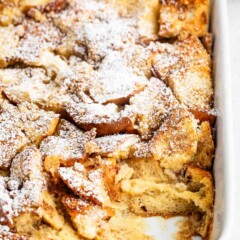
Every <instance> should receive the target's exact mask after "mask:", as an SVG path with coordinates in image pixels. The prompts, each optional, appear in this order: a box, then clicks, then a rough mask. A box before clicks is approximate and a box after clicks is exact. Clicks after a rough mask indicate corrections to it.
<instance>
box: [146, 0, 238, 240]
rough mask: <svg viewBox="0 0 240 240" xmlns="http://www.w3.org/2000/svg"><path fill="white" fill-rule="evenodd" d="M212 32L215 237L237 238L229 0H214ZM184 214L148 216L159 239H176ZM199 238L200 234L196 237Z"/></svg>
mask: <svg viewBox="0 0 240 240" xmlns="http://www.w3.org/2000/svg"><path fill="white" fill-rule="evenodd" d="M211 19H212V21H211V32H212V33H213V34H214V39H215V42H214V85H215V109H216V110H217V113H218V118H217V122H216V157H215V163H214V178H215V190H216V192H215V206H214V217H213V219H214V220H213V230H212V237H211V239H212V240H218V239H221V240H230V239H231V240H235V239H236V240H237V239H240V238H238V237H236V238H234V239H233V238H231V235H230V233H231V226H232V223H231V220H232V219H233V218H232V216H233V191H232V189H233V188H232V187H233V184H234V181H233V179H232V178H233V174H232V171H231V170H232V169H233V167H234V165H233V162H232V161H233V156H232V153H233V150H232V146H233V143H232V135H231V134H232V114H231V109H232V104H231V93H230V91H231V86H230V83H231V81H230V80H231V79H230V71H229V65H230V64H229V46H228V43H229V41H228V29H227V0H213V1H212V7H211ZM180 219H181V217H177V218H170V219H168V220H165V219H163V218H160V217H154V218H149V219H147V223H148V225H149V228H148V230H147V232H148V233H150V234H151V235H152V236H154V238H155V239H156V240H168V239H174V235H175V233H176V232H177V229H178V227H177V222H178V221H179V220H180ZM194 239H199V238H194Z"/></svg>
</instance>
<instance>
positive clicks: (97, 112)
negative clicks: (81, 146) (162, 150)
mask: <svg viewBox="0 0 240 240" xmlns="http://www.w3.org/2000/svg"><path fill="white" fill-rule="evenodd" d="M66 111H67V113H68V114H69V116H70V117H71V118H72V119H73V121H74V122H75V123H76V124H77V125H78V126H79V127H80V128H83V129H84V130H86V131H87V130H91V129H92V128H96V129H97V135H99V136H103V135H110V134H116V133H119V132H122V131H127V129H130V130H132V123H131V120H130V119H129V118H128V117H124V116H121V112H120V109H119V108H118V106H117V105H115V104H113V103H109V104H106V105H101V104H96V103H89V104H84V103H76V102H74V101H70V102H69V103H68V104H67V106H66Z"/></svg>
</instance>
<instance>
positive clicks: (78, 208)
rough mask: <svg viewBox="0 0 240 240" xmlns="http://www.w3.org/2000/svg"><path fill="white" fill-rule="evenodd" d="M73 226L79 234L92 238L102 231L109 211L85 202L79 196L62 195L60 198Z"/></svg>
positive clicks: (108, 216)
mask: <svg viewBox="0 0 240 240" xmlns="http://www.w3.org/2000/svg"><path fill="white" fill-rule="evenodd" d="M62 202H63V204H64V206H65V207H66V209H67V211H68V213H69V215H70V217H71V220H72V222H73V225H74V227H75V228H76V229H77V232H78V234H79V235H80V236H83V237H85V238H87V239H93V238H95V237H96V236H97V234H98V233H99V232H101V231H103V229H104V227H105V225H106V223H105V222H106V221H107V220H108V219H109V218H110V216H111V215H110V214H112V212H111V211H108V209H104V208H101V207H99V206H96V205H93V204H91V203H89V202H85V201H83V200H81V199H80V198H76V197H72V196H67V195H66V196H64V197H63V199H62Z"/></svg>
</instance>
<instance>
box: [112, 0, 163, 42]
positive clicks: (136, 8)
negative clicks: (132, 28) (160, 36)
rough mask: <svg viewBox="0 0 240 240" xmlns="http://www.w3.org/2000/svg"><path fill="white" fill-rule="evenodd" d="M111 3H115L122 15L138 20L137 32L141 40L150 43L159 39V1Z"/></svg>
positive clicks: (122, 0) (126, 0) (124, 0)
mask: <svg viewBox="0 0 240 240" xmlns="http://www.w3.org/2000/svg"><path fill="white" fill-rule="evenodd" d="M110 2H113V4H114V5H115V6H116V7H117V8H118V9H119V11H120V14H122V15H124V14H125V15H128V16H129V15H130V16H131V17H133V18H135V19H136V22H137V30H138V34H139V37H140V38H141V40H142V39H143V40H147V41H149V40H154V39H156V38H157V33H158V28H159V26H158V18H159V7H160V6H159V1H158V0H148V1H143V0H137V1H131V0H120V1H116V0H110ZM126 12H127V14H126Z"/></svg>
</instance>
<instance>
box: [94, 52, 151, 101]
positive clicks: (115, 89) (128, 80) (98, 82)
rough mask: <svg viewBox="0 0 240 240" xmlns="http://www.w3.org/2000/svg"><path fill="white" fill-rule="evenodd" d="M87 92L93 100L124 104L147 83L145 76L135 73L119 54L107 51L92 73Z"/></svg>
mask: <svg viewBox="0 0 240 240" xmlns="http://www.w3.org/2000/svg"><path fill="white" fill-rule="evenodd" d="M91 82H92V83H91V85H90V88H89V94H90V96H91V98H92V99H93V100H94V102H97V103H102V104H106V103H115V104H117V105H121V104H125V103H127V102H128V100H129V98H130V97H132V96H134V95H135V94H136V93H139V92H141V91H142V90H143V89H144V87H145V86H146V85H147V82H148V81H147V79H146V78H145V76H143V75H142V76H141V75H136V74H135V73H134V71H133V69H132V68H131V67H130V66H127V63H125V61H124V59H123V58H122V57H121V55H120V54H117V53H109V54H108V55H106V57H105V58H104V60H103V61H102V62H101V65H100V67H99V69H98V71H97V72H96V74H93V78H92V80H91Z"/></svg>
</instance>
